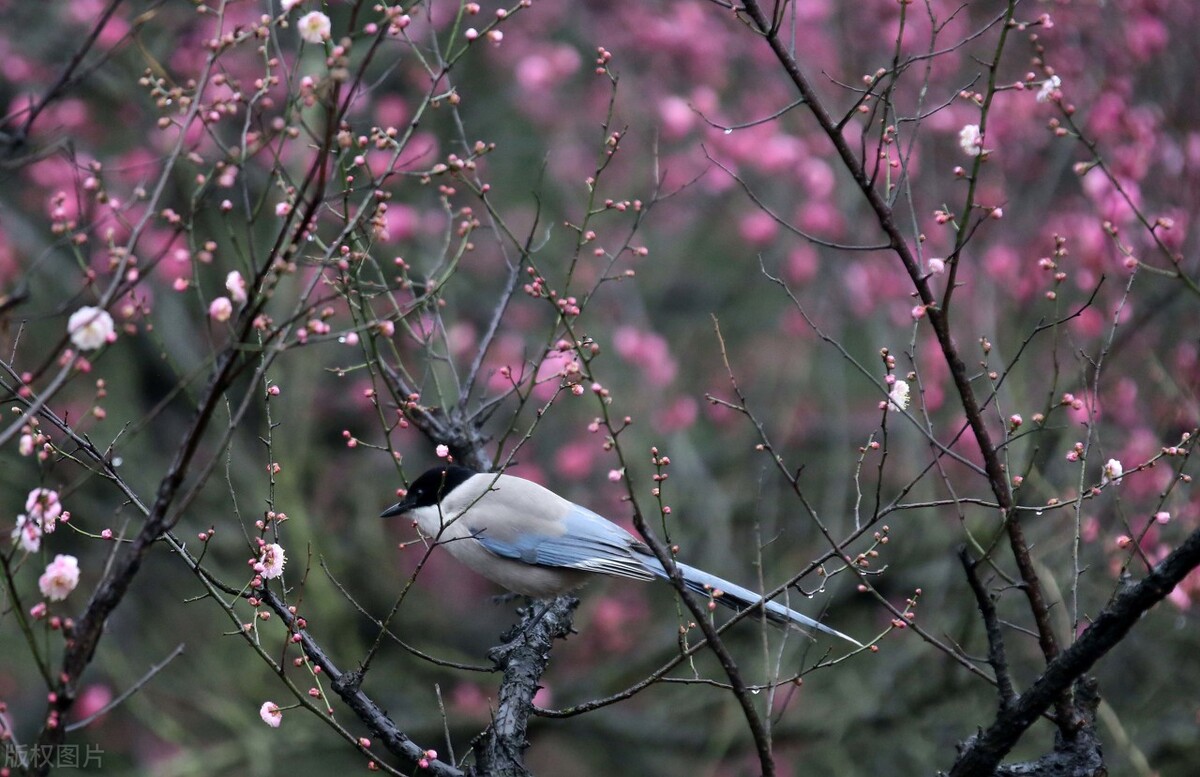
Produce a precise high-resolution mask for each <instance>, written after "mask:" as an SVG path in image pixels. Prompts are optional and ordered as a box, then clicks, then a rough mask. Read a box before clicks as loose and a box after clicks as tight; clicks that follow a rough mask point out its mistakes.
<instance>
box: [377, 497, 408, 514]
mask: <svg viewBox="0 0 1200 777" xmlns="http://www.w3.org/2000/svg"><path fill="white" fill-rule="evenodd" d="M413 507H414V505H413V504H412V503H411V502H410V501H408V499H407V498H404V499H401V500H400V501H399V502H397V503H396V504H394V505H392V506H391V507H389V508H388V509H386V510H384V511H383V512H382V513H380V514H379V517H380V518H393V517H395V516H397V515H404V514H405V513H407V512H408V511H409V510H411V509H413Z"/></svg>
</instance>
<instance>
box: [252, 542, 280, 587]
mask: <svg viewBox="0 0 1200 777" xmlns="http://www.w3.org/2000/svg"><path fill="white" fill-rule="evenodd" d="M285 563H287V554H286V553H284V552H283V547H282V546H281V545H276V544H274V543H272V544H271V545H264V546H263V549H262V558H260V559H259V560H258V563H257V564H255V565H254V571H255V572H258V574H260V575H262V576H263V578H264V579H266V580H272V579H274V578H276V577H279V576H280V575H282V574H283V565H284V564H285Z"/></svg>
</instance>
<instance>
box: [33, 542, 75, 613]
mask: <svg viewBox="0 0 1200 777" xmlns="http://www.w3.org/2000/svg"><path fill="white" fill-rule="evenodd" d="M77 585H79V559H77V558H75V557H74V556H65V555H63V554H61V553H60V554H59V555H57V556H55V557H54V560H53V561H51V562H50V563H49V564H47V565H46V571H45V572H43V573H42V576H41V577H39V578H38V588H39V589H40V590H41V592H42V596H44V597H46V598H47V599H49V600H50V601H52V602H61V601H62V600H63V599H66V598H67V596H69V595H70V593H71V592H72V591H74V590H75V586H77Z"/></svg>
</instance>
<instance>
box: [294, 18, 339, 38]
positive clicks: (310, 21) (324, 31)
mask: <svg viewBox="0 0 1200 777" xmlns="http://www.w3.org/2000/svg"><path fill="white" fill-rule="evenodd" d="M297 25H298V26H299V29H300V37H301V38H303V39H304V40H306V41H308V42H309V43H320V42H321V41H323V40H325V39H326V38H328V37H329V33H330V31H331V30H332V29H333V28H332V25H330V23H329V17H328V16H326V15H325V14H323V13H321V12H320V11H309V12H308V13H306V14H304V15H303V16H301V17H300V21H299V22H297Z"/></svg>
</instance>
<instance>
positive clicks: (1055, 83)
mask: <svg viewBox="0 0 1200 777" xmlns="http://www.w3.org/2000/svg"><path fill="white" fill-rule="evenodd" d="M1061 86H1062V79H1061V78H1059V77H1058V76H1050V77H1049V78H1047V79H1046V80H1045V81H1043V82H1042V88H1041V89H1039V90H1038V93H1037V101H1038V102H1040V103H1044V102H1047V101H1048V100H1050V98H1052V97H1053V96H1054V93H1055V92H1056V91H1058V88H1059V87H1061Z"/></svg>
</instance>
